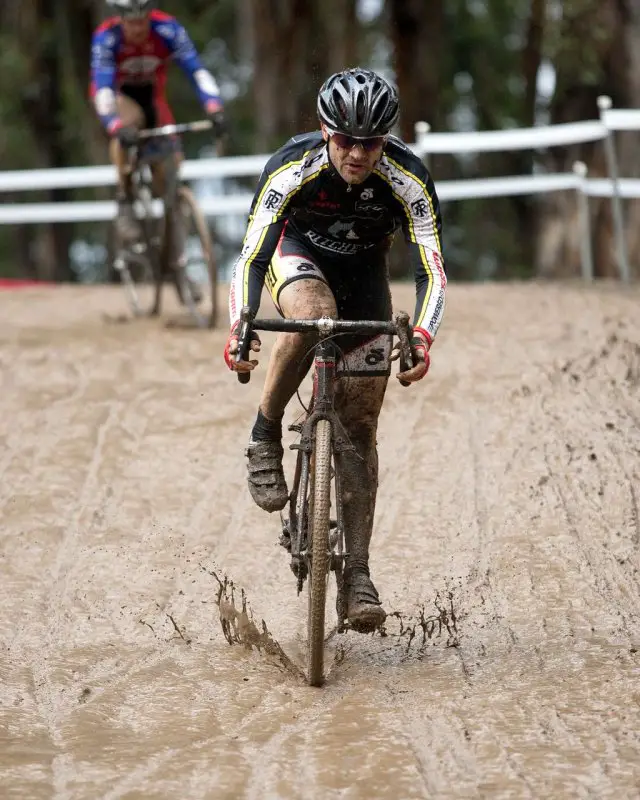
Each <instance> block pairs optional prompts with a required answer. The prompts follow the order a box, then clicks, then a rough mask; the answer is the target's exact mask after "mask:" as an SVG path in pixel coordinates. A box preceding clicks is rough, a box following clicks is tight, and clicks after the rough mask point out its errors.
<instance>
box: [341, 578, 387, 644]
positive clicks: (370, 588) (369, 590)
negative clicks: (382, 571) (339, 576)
mask: <svg viewBox="0 0 640 800" xmlns="http://www.w3.org/2000/svg"><path fill="white" fill-rule="evenodd" d="M344 581H345V593H346V599H347V619H348V620H349V625H350V626H351V627H352V628H353V630H355V631H358V633H371V632H372V631H374V630H376V628H379V627H380V626H381V625H382V623H383V622H384V621H385V619H386V618H387V615H386V612H385V611H384V609H383V608H382V605H381V603H380V598H379V597H378V592H377V591H376V587H375V586H374V585H373V581H372V580H371V578H370V577H369V576H368V575H367V573H366V572H364V571H355V572H348V571H346V570H345V576H344Z"/></svg>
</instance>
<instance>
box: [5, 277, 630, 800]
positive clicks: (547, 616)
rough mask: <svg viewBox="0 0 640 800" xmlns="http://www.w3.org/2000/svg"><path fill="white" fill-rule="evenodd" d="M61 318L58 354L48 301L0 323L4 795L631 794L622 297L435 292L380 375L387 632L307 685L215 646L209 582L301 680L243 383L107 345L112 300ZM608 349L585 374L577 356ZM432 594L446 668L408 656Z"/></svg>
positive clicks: (186, 357) (432, 652)
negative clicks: (454, 640) (425, 334)
mask: <svg viewBox="0 0 640 800" xmlns="http://www.w3.org/2000/svg"><path fill="white" fill-rule="evenodd" d="M410 294H411V292H410V291H408V290H407V289H406V288H405V287H397V296H398V297H399V298H401V299H402V302H398V303H397V305H398V306H399V307H407V306H408V305H410ZM77 296H79V295H76V294H74V293H73V292H72V291H70V292H69V293H68V294H67V293H66V290H61V292H60V293H57V294H56V300H55V303H54V305H55V306H56V308H53V309H51V311H50V313H48V315H47V317H46V319H47V323H46V324H47V325H50V326H51V327H52V329H54V330H53V333H51V334H50V333H48V332H47V331H46V330H44V329H43V328H42V326H43V322H42V320H43V319H45V317H44V315H43V314H42V311H41V309H42V307H43V306H42V305H40V306H38V302H43V301H35V300H34V304H33V307H28V308H27V307H24V306H20V308H17V307H16V308H15V309H13V310H12V308H11V307H10V308H9V309H8V311H7V313H6V315H5V317H4V320H3V321H2V322H0V340H2V341H10V342H11V345H10V352H11V353H15V356H16V358H15V359H14V362H13V363H15V364H19V369H17V370H16V371H15V373H14V376H13V379H12V380H11V381H9V382H8V383H6V382H5V383H3V392H4V394H3V398H2V402H3V403H4V404H5V405H4V409H5V410H6V416H5V417H4V420H5V421H4V422H0V435H2V436H4V437H5V440H6V441H8V442H9V445H10V449H12V450H14V452H15V453H16V456H15V458H14V459H13V461H11V462H10V463H9V464H8V466H7V469H6V472H5V478H4V483H3V484H1V485H0V513H2V514H3V515H4V522H5V524H4V526H3V527H4V530H1V529H0V540H1V541H2V543H3V545H4V549H3V552H2V556H1V560H0V570H2V571H3V572H6V578H7V580H6V581H3V582H0V601H3V600H5V598H6V602H0V609H2V610H0V614H1V615H3V617H4V615H5V614H8V612H9V609H11V613H13V614H14V617H15V618H13V619H7V620H6V622H4V621H3V622H2V624H0V631H1V633H0V637H1V638H0V641H1V642H2V643H3V644H2V645H1V646H2V647H3V648H4V652H7V653H8V655H9V658H8V663H6V664H5V665H4V666H3V665H2V664H0V783H3V784H7V783H8V784H9V785H10V786H11V787H12V789H13V790H14V792H15V793H14V795H13V796H16V797H23V796H30V797H34V798H39V797H43V798H45V797H46V798H48V797H51V796H53V797H58V798H60V800H62V798H69V797H73V798H74V799H75V798H76V797H77V798H81V797H87V798H89V797H91V798H93V797H96V796H98V795H99V794H100V792H102V795H100V796H105V789H104V787H108V789H107V790H106V792H107V794H106V796H109V797H112V798H117V797H123V798H124V797H129V796H133V795H140V796H180V797H183V798H185V800H191V798H199V797H207V796H211V795H212V794H213V793H215V794H216V796H220V797H257V796H260V797H282V798H293V797H314V796H323V797H325V796H326V797H339V796H351V797H354V798H358V797H363V798H364V797H371V796H376V797H381V798H386V797H393V798H395V797H407V798H414V797H415V798H424V797H430V796H438V797H443V798H447V797H461V796H464V797H484V796H491V797H496V798H509V797H541V796H543V797H565V796H566V797H570V796H583V797H586V796H597V797H599V798H609V797H611V798H616V799H617V798H618V797H626V796H629V797H631V796H634V792H635V790H636V789H637V786H638V785H640V767H639V766H638V765H639V764H640V734H638V731H639V730H640V711H639V710H638V709H639V706H640V694H639V693H638V690H637V674H638V657H639V656H638V648H639V645H640V625H639V622H638V616H637V596H638V594H637V593H638V577H637V572H636V571H634V570H636V568H637V565H638V560H637V559H638V542H637V537H638V523H637V495H636V493H635V489H636V487H635V482H634V481H635V480H636V478H635V476H636V475H637V463H638V462H637V457H638V454H639V453H640V442H639V441H638V436H639V433H638V424H637V420H638V419H640V409H638V393H637V388H636V385H635V384H634V380H635V377H634V376H635V372H634V369H635V367H634V365H635V363H636V362H635V361H634V360H633V359H634V358H635V350H634V348H633V344H634V337H636V336H637V331H638V327H637V323H636V322H635V320H636V318H637V314H636V316H633V314H632V310H633V309H634V308H636V307H637V302H638V299H640V296H638V297H636V296H635V295H633V294H628V293H627V291H626V290H625V292H624V293H623V292H621V291H618V290H608V291H605V290H600V289H599V288H597V287H593V288H592V289H589V290H583V289H580V288H576V287H571V286H564V287H557V286H535V285H531V286H518V285H511V286H501V287H498V286H486V287H477V286H474V287H456V286H454V287H452V290H451V293H450V302H449V309H448V314H447V319H446V324H445V326H444V328H443V331H442V338H441V339H439V342H438V352H437V354H434V358H436V356H437V358H436V360H435V361H434V370H433V373H432V377H431V379H430V383H429V384H428V385H426V386H425V387H424V390H423V387H414V389H412V390H410V391H407V390H405V389H400V387H397V386H395V385H394V381H393V379H392V384H391V386H390V389H389V395H388V397H387V400H386V403H385V408H384V410H383V415H382V417H381V422H380V432H379V439H380V450H381V453H380V462H381V481H380V494H379V498H380V500H379V503H378V515H377V518H376V522H375V532H374V539H373V545H372V556H373V568H372V572H373V575H374V579H375V580H376V582H377V583H378V584H379V588H380V590H381V595H382V596H383V599H384V601H385V605H386V607H387V608H388V609H401V610H402V612H403V614H404V617H403V618H401V619H398V618H394V617H392V618H391V619H390V622H389V636H388V637H386V638H383V637H359V636H357V635H356V634H353V633H349V634H346V635H345V636H344V637H338V636H336V637H334V639H333V641H332V644H331V647H330V652H331V654H335V657H336V658H337V660H338V661H340V659H341V663H336V664H335V665H333V666H332V669H331V671H330V674H329V680H328V683H327V685H326V686H325V687H324V689H322V690H320V691H316V690H312V689H310V688H309V687H307V686H306V685H305V684H304V683H303V682H302V681H301V680H300V679H299V678H297V677H294V676H293V675H291V674H290V673H288V672H287V671H286V670H285V668H284V667H283V666H282V664H281V662H280V661H279V659H278V656H277V653H276V654H274V653H271V654H269V653H266V654H265V653H264V648H263V652H262V653H258V652H256V650H255V649H254V650H253V651H249V650H245V649H243V648H238V647H233V648H232V647H229V646H228V644H226V642H225V641H224V639H223V637H222V636H221V635H220V632H219V630H218V622H217V619H216V617H217V613H216V606H215V597H216V589H217V584H216V582H215V580H214V579H213V578H212V576H211V575H209V574H207V572H206V571H204V570H203V567H205V568H206V569H207V570H210V569H212V568H213V567H214V565H218V568H219V569H220V570H221V572H220V573H219V574H223V573H224V572H226V573H228V574H229V575H230V576H232V577H233V578H234V580H236V581H238V585H242V586H244V587H245V588H246V590H247V594H248V596H249V598H250V600H251V604H250V605H251V607H252V608H253V609H254V613H255V616H256V621H257V622H256V624H257V625H258V627H257V632H258V635H260V634H261V632H262V631H261V625H260V621H261V619H262V618H264V619H265V620H266V622H267V624H268V627H269V629H270V630H271V629H273V633H274V636H275V638H276V640H277V641H279V642H281V643H282V644H283V646H284V647H285V652H286V654H287V656H289V657H291V658H293V659H294V660H296V659H297V657H298V655H299V650H300V648H299V645H300V642H301V633H302V631H303V630H304V611H305V609H304V606H305V602H304V597H303V598H300V599H296V598H295V586H294V581H293V579H292V576H291V575H290V573H289V567H288V563H287V558H286V554H285V553H284V551H282V550H280V548H279V547H278V546H277V544H276V541H277V535H278V532H279V531H278V522H277V519H275V518H274V517H273V516H268V515H266V514H263V513H262V512H260V511H259V510H258V509H255V508H254V507H253V506H252V504H251V501H250V498H249V496H248V493H247V491H246V488H245V485H244V457H243V455H242V451H243V449H244V446H245V443H246V437H247V435H248V431H249V428H250V425H251V422H252V419H253V415H254V413H255V407H256V404H257V397H258V393H259V389H260V383H261V381H259V380H256V381H252V383H251V385H250V386H249V387H247V388H246V389H244V390H236V387H235V383H234V382H233V380H232V379H230V378H229V376H227V375H223V374H221V373H219V372H218V367H217V366H214V368H213V369H211V368H210V366H209V364H210V361H211V360H212V359H213V360H215V359H216V358H218V356H217V353H218V351H219V350H220V349H221V347H222V340H223V338H224V332H215V333H213V334H212V335H211V336H209V335H208V334H207V336H206V337H204V336H201V334H200V333H194V334H193V335H190V334H187V333H183V332H180V333H177V332H174V333H173V334H168V333H167V332H166V331H164V330H161V329H159V328H158V327H154V326H153V325H151V324H149V325H147V324H145V325H140V326H135V325H132V326H130V327H129V328H125V327H124V326H123V327H120V328H118V329H114V328H113V327H111V328H104V327H101V326H99V325H96V324H95V323H94V322H91V314H95V313H96V311H97V309H99V308H101V307H102V306H109V304H110V303H115V300H116V295H115V294H111V293H110V292H109V291H106V290H102V289H98V290H92V291H91V292H87V293H86V294H84V293H83V294H82V296H83V297H86V298H87V302H86V304H85V305H84V306H83V307H80V306H78V304H77V303H76V302H75V301H74V300H72V298H74V297H77ZM25 297H26V296H25ZM118 297H119V295H118ZM12 302H15V303H18V302H20V303H23V302H24V300H20V301H18V300H17V298H16V299H14V300H13V301H12ZM47 302H48V301H47ZM607 318H608V319H607ZM618 318H620V319H622V318H626V319H627V320H628V321H629V322H628V325H627V328H626V333H625V334H624V336H623V335H622V334H621V333H620V331H619V330H618V327H617V325H618V323H617V319H618ZM516 321H517V324H516ZM79 331H82V338H81V339H79V338H78V332H79ZM616 331H618V332H617V334H616V335H618V338H619V341H618V342H617V343H616V342H613V343H609V344H607V345H606V347H608V349H609V351H610V352H609V355H608V356H602V355H601V350H602V348H601V347H600V345H599V344H596V343H594V342H593V337H594V336H596V335H597V336H598V337H599V339H600V340H601V341H602V342H603V343H606V342H608V340H609V338H610V337H611V336H612V335H613V334H614V333H616ZM623 340H624V341H623ZM22 345H26V347H25V349H24V350H20V349H19V348H20V346H22ZM604 346H605V345H603V347H604ZM54 349H55V357H54ZM267 353H268V350H266V351H265V357H266V355H267ZM595 356H598V357H597V358H596V360H595V361H594V362H593V364H592V361H593V357H595ZM3 363H4V362H3ZM56 364H58V365H59V370H58V371H57V372H56ZM565 364H569V366H568V367H567V369H566V370H565V371H563V369H562V368H563V366H564V365H565ZM48 373H50V380H49V382H48V383H49V387H50V391H47V392H46V393H45V392H42V393H41V394H38V388H39V384H43V385H44V383H45V382H46V381H45V378H46V376H47V374H48ZM573 373H575V374H577V375H578V376H579V377H578V381H576V380H574V379H573V378H572V377H571V376H572V374H573ZM230 380H231V383H232V384H233V394H231V391H230V387H231V383H230V382H229V381H230ZM25 401H26V402H25ZM21 409H24V410H21ZM106 409H110V412H107V414H108V413H111V422H110V423H109V424H108V425H106V421H105V418H104V416H102V417H100V418H99V419H98V417H99V416H100V414H104V413H105V410H106ZM0 420H2V417H0ZM90 422H92V423H93V424H94V428H93V429H91V426H90V425H89V423H90ZM608 422H610V423H612V424H613V425H614V426H615V427H614V428H609V427H607V425H606V423H608ZM100 424H102V425H103V426H105V425H106V427H103V428H102V434H101V436H102V439H101V444H98V438H96V435H95V430H96V429H97V428H99V426H100ZM38 426H39V427H38ZM90 430H93V434H92V435H93V438H91V439H90V438H88V437H89V435H90ZM70 436H72V437H74V441H73V443H72V444H71V445H67V444H65V442H66V441H67V440H68V439H69V437H70ZM566 444H569V445H570V447H571V450H569V449H567V447H566ZM591 453H595V455H596V458H595V459H593V458H591V456H590V454H591ZM74 481H75V483H74ZM36 484H37V485H36ZM600 492H602V493H601V494H600ZM12 496H13V497H14V498H17V500H14V501H11V502H9V501H10V499H11V497H12ZM618 533H620V534H621V535H620V536H618V535H617V534H618ZM65 534H66V536H67V538H66V539H64V538H62V537H63V535H65ZM36 539H38V541H39V544H38V543H36V541H35V540H36ZM62 547H65V548H66V549H64V550H61V549H60V548H62ZM47 548H48V549H47ZM56 554H57V555H56ZM52 557H53V560H52ZM56 558H57V559H58V562H57V567H56V566H55V564H56V562H55V559H56ZM56 568H57V569H58V575H57V582H54V581H55V574H54V570H55V569H56ZM216 571H217V570H216ZM47 573H51V576H50V577H49V576H48V575H47ZM43 575H47V580H46V582H45V583H44V585H43V582H42V576H43ZM3 577H5V576H4V575H3ZM3 585H4V586H11V587H12V590H11V591H12V594H13V595H14V596H16V597H18V598H19V602H20V603H21V604H22V606H23V607H20V608H19V607H18V605H17V604H16V603H15V602H14V601H12V600H10V599H9V598H8V597H6V595H5V596H3V588H2V587H3ZM438 591H439V592H440V593H441V597H445V598H446V596H447V592H448V591H451V592H452V595H453V604H454V609H455V613H456V615H457V616H458V619H457V626H458V633H459V642H458V646H457V647H447V646H446V645H447V638H446V635H445V633H444V630H446V629H443V634H442V636H440V637H438V636H436V635H435V634H434V635H433V637H432V638H431V639H426V641H425V643H424V645H423V643H422V628H421V627H420V625H419V619H418V614H419V608H420V605H421V603H424V606H425V612H424V613H425V614H426V615H429V614H430V613H431V603H432V601H433V598H434V597H435V596H436V592H438ZM47 592H51V597H53V598H54V599H55V602H56V604H57V605H55V607H50V608H47V607H46V597H47V594H46V593H47ZM433 613H434V615H435V613H436V611H435V610H434V612H433ZM407 616H408V617H409V619H407ZM416 623H418V627H417V628H416V635H415V636H414V638H413V639H412V640H411V641H409V639H410V634H408V633H407V626H410V625H412V624H416ZM401 626H402V627H401ZM401 631H402V633H401ZM7 647H10V648H11V650H9V651H8V650H7V649H6V648H7ZM32 671H35V678H34V679H32V678H31V677H30V676H31V672H32ZM35 680H37V681H38V682H40V683H41V685H40V686H38V687H35V686H31V685H30V683H32V682H33V681H35ZM47 715H48V716H47ZM50 729H53V731H54V734H51V735H55V742H53V741H51V736H50ZM5 731H6V733H5ZM7 734H8V735H9V736H10V739H9V740H5V739H4V738H3V737H5V736H6V735H7ZM9 796H11V795H9Z"/></svg>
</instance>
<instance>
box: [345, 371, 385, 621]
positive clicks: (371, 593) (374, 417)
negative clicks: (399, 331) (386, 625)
mask: <svg viewBox="0 0 640 800" xmlns="http://www.w3.org/2000/svg"><path fill="white" fill-rule="evenodd" d="M386 386H387V377H386V376H380V377H372V378H345V379H342V380H341V381H340V382H339V389H338V398H337V402H336V407H337V410H338V413H339V415H340V419H341V421H342V424H343V425H344V428H345V430H346V433H347V434H348V436H349V438H350V440H351V443H352V444H353V445H354V447H355V448H356V451H355V452H353V451H347V452H344V453H342V454H340V455H339V456H337V459H338V465H339V468H340V474H341V478H342V495H343V512H344V526H345V540H346V549H347V553H348V554H349V555H348V558H347V560H346V563H345V571H344V577H345V588H346V601H347V615H348V618H349V622H350V623H351V625H352V627H353V628H354V629H355V630H359V631H361V632H363V633H366V632H368V631H371V630H374V629H375V628H377V627H379V626H380V625H381V624H382V623H383V622H384V619H385V616H386V615H385V612H384V611H383V609H382V607H381V606H380V601H379V598H378V593H377V591H376V589H375V586H374V585H373V583H372V581H371V579H370V576H369V543H370V541H371V533H372V530H373V515H374V511H375V506H376V493H377V489H378V451H377V447H376V431H377V428H378V415H379V414H380V409H381V407H382V401H383V399H384V394H385V390H386Z"/></svg>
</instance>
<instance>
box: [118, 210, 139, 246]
mask: <svg viewBox="0 0 640 800" xmlns="http://www.w3.org/2000/svg"><path fill="white" fill-rule="evenodd" d="M116 231H117V233H118V236H119V238H120V239H121V240H122V242H124V243H125V244H134V243H135V242H138V241H139V240H140V239H141V238H142V229H141V227H140V223H139V221H138V219H137V218H136V215H135V212H134V210H133V203H132V202H131V201H129V200H119V201H118V215H117V216H116Z"/></svg>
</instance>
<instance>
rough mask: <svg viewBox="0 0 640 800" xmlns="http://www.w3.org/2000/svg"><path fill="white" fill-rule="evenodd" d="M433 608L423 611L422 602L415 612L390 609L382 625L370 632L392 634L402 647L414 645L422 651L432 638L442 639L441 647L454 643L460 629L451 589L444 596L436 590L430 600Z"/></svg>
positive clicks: (453, 645) (432, 642)
mask: <svg viewBox="0 0 640 800" xmlns="http://www.w3.org/2000/svg"><path fill="white" fill-rule="evenodd" d="M433 609H434V612H435V613H434V612H431V613H429V612H428V611H427V606H426V604H423V605H421V606H420V607H419V608H418V610H417V613H415V614H404V613H403V612H402V611H392V612H391V613H389V614H387V619H386V622H385V624H384V625H383V627H382V628H381V629H380V630H379V631H376V633H375V634H374V635H378V636H381V637H382V638H394V637H395V638H396V639H397V640H398V641H399V642H402V643H403V646H404V647H405V648H406V651H407V652H409V651H410V650H411V649H412V648H417V649H418V650H421V651H423V650H424V649H425V648H426V646H427V645H428V644H429V643H431V644H435V643H436V640H441V639H442V637H443V636H445V637H446V639H445V647H458V646H459V645H460V633H459V631H458V616H457V614H456V611H455V609H454V606H453V592H447V593H446V595H445V596H443V595H441V594H440V592H438V593H437V594H436V596H435V599H434V600H433Z"/></svg>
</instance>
